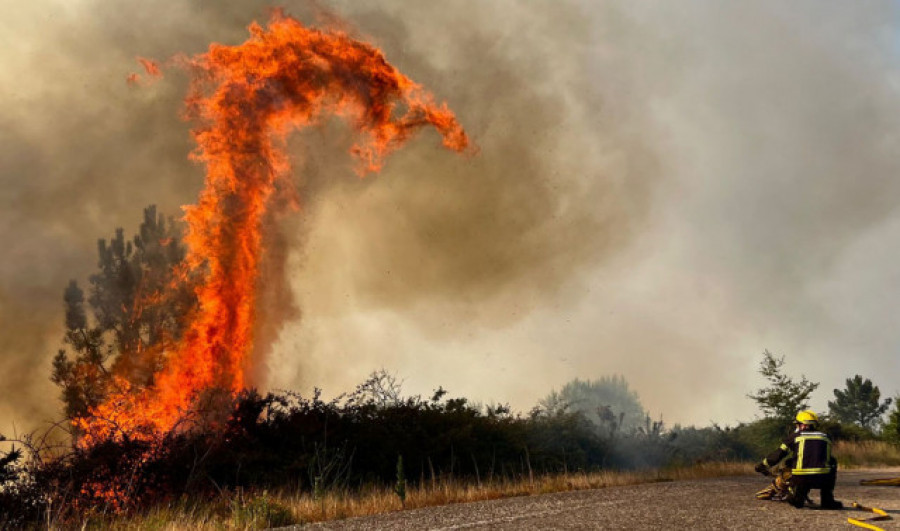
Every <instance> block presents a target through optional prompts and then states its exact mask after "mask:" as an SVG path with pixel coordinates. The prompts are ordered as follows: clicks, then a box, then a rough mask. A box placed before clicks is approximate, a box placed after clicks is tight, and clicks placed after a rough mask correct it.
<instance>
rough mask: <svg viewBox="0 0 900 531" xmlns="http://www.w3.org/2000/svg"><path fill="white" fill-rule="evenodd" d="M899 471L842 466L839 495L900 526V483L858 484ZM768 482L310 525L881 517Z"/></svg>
mask: <svg viewBox="0 0 900 531" xmlns="http://www.w3.org/2000/svg"><path fill="white" fill-rule="evenodd" d="M898 476H900V469H896V468H895V469H878V470H854V471H841V472H839V473H838V484H837V488H836V489H835V497H836V498H837V499H839V500H842V501H843V502H844V504H845V505H847V506H849V504H850V502H852V501H858V502H860V503H862V504H864V505H869V506H875V507H879V508H881V509H884V510H886V511H888V512H889V513H890V514H892V515H893V516H894V518H895V519H894V520H891V521H886V522H878V523H877V525H878V526H879V527H881V528H883V529H900V496H898V494H900V489H898V488H897V487H864V486H861V485H860V484H859V481H860V480H861V479H871V478H879V477H898ZM767 481H768V480H767V479H766V478H763V477H761V476H746V477H743V476H742V477H727V478H715V479H704V480H694V481H677V482H665V483H651V484H645V485H635V486H630V487H610V488H605V489H597V490H586V491H578V492H563V493H555V494H544V495H540V496H526V497H520V498H508V499H504V500H493V501H487V502H476V503H466V504H457V505H447V506H442V507H430V508H425V509H417V510H411V511H401V512H394V513H388V514H382V515H376V516H369V517H363V518H352V519H348V520H341V521H334V522H325V523H321V524H316V525H311V526H304V529H333V530H355V529H386V530H401V529H403V530H405V529H434V530H456V529H500V530H527V529H776V528H780V527H786V528H792V529H859V528H855V527H853V526H851V525H850V524H848V523H847V517H848V516H854V517H858V518H868V517H872V516H874V515H873V514H871V513H862V512H859V511H855V510H852V509H849V508H848V509H844V510H843V511H824V510H816V509H809V508H807V509H803V510H798V509H794V508H793V507H790V506H788V505H787V504H784V503H777V502H763V501H758V500H756V499H755V498H754V496H753V495H754V493H755V492H756V491H757V490H759V489H761V488H763V487H765V486H766V485H767V484H768V483H767ZM812 498H813V499H814V500H815V501H818V492H816V491H813V493H812ZM298 528H299V527H295V528H294V529H298Z"/></svg>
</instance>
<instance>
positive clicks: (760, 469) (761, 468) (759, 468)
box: [753, 463, 772, 476]
mask: <svg viewBox="0 0 900 531" xmlns="http://www.w3.org/2000/svg"><path fill="white" fill-rule="evenodd" d="M753 470H756V471H757V472H759V473H760V474H762V475H764V476H771V475H772V473H771V472H769V467H767V466H766V465H764V464H762V463H757V465H756V468H754V469H753Z"/></svg>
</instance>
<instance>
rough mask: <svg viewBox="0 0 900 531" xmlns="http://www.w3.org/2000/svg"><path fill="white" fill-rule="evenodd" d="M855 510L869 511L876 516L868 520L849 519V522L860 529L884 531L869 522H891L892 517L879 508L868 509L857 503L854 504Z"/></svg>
mask: <svg viewBox="0 0 900 531" xmlns="http://www.w3.org/2000/svg"><path fill="white" fill-rule="evenodd" d="M853 508H854V509H857V510H860V511H868V512H872V513H875V514H876V516H875V517H874V518H868V519H866V520H860V519H859V518H847V521H848V522H850V523H851V524H853V525H855V526H858V527H863V528H866V529H872V530H873V531H884V530H883V529H882V528H880V527H878V526H877V525H874V524H870V523H869V522H881V521H884V520H891V515H889V514H888V513H886V512H885V511H883V510H881V509H879V508H877V507H866V506H865V505H860V504H858V503H856V502H853Z"/></svg>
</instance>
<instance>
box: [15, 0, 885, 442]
mask: <svg viewBox="0 0 900 531" xmlns="http://www.w3.org/2000/svg"><path fill="white" fill-rule="evenodd" d="M276 5H281V6H284V7H285V8H286V9H287V11H288V13H290V14H293V15H296V16H298V17H299V18H301V20H304V21H305V22H308V23H310V24H315V23H316V16H315V12H316V9H314V7H312V5H311V4H310V3H309V2H301V1H286V2H283V3H280V4H273V3H270V2H266V1H260V0H256V1H240V2H237V1H211V0H205V1H200V0H192V1H184V2H175V1H171V2H153V3H150V2H138V1H137V0H106V1H100V0H65V1H63V0H59V1H51V0H40V1H34V2H29V3H24V2H14V1H12V0H0V183H2V186H0V243H2V248H3V249H5V250H6V253H5V257H4V260H2V261H0V431H3V430H9V429H10V426H11V425H12V424H13V423H15V425H16V426H17V428H18V429H25V428H28V427H31V426H34V425H36V424H37V423H38V422H40V421H42V420H45V419H50V418H53V417H55V416H58V414H59V413H58V410H59V405H58V402H57V401H56V396H57V390H56V389H55V388H54V387H53V385H52V384H51V383H50V382H49V380H48V376H49V373H50V360H51V359H52V356H53V355H54V354H55V352H56V350H57V349H58V348H59V347H60V337H61V333H62V323H63V314H62V290H63V288H64V287H65V285H66V283H67V282H68V280H69V279H70V278H76V279H79V280H80V281H81V282H83V283H84V282H86V277H87V275H89V274H90V273H91V272H92V268H94V267H95V266H96V256H95V255H96V240H97V238H99V237H108V236H110V235H112V233H113V231H114V229H115V228H116V227H123V228H125V230H126V233H134V232H135V231H136V229H137V225H138V223H139V221H140V219H141V209H142V208H143V207H144V206H146V205H148V204H151V203H153V204H157V205H159V208H160V209H161V210H162V211H163V212H166V213H169V214H173V215H179V213H180V211H179V206H180V205H183V204H189V203H192V202H193V201H194V198H195V197H196V194H197V191H198V189H199V187H200V186H201V184H202V175H203V171H202V168H200V167H198V166H196V165H194V164H192V163H190V162H188V160H187V155H188V153H189V151H190V150H191V147H192V146H191V141H190V137H189V134H188V130H189V124H187V123H185V122H183V121H181V119H180V118H179V113H180V112H181V103H180V101H181V98H182V97H183V95H184V93H185V90H186V76H185V75H184V74H183V73H179V72H177V71H175V70H170V71H169V73H168V74H167V76H166V77H165V78H164V79H163V80H161V81H159V82H157V83H155V84H153V85H152V86H142V87H131V86H128V85H127V84H126V82H125V78H126V76H127V75H128V74H129V73H131V72H133V71H136V70H138V68H139V65H138V64H137V63H136V61H135V57H136V56H142V57H152V58H156V59H160V60H163V61H164V60H165V59H167V58H169V57H172V56H173V55H175V54H178V53H185V54H196V53H201V52H203V51H204V50H205V49H206V47H207V46H208V44H209V43H211V42H221V43H225V44H237V43H240V42H242V41H243V40H244V39H245V38H246V35H247V33H246V26H247V24H248V23H249V22H250V21H252V20H260V21H264V20H265V19H266V18H267V9H268V8H269V7H272V6H276ZM321 5H322V6H324V7H326V8H328V9H331V10H333V11H334V12H336V13H337V14H339V15H341V16H342V17H343V18H345V19H346V21H347V22H348V23H349V24H350V25H351V26H352V27H353V28H355V30H354V31H355V32H356V34H357V35H358V36H359V37H360V38H363V39H366V40H369V41H371V42H374V43H375V44H377V45H378V46H380V47H382V48H383V49H384V51H385V53H386V55H387V58H388V60H389V61H391V62H392V63H393V64H395V65H396V66H398V67H399V68H400V69H401V70H402V71H403V72H404V73H406V74H407V75H408V76H410V77H411V78H413V79H414V80H416V81H418V82H420V83H422V84H423V85H425V86H426V87H428V88H429V89H430V90H431V91H432V92H434V93H435V95H436V97H437V98H438V99H439V100H446V101H447V102H448V104H449V106H450V107H451V108H452V109H453V110H454V111H455V112H456V113H457V116H458V117H459V119H460V121H461V122H462V123H463V125H464V126H465V127H466V129H467V130H468V132H469V134H470V136H471V137H472V139H473V140H474V141H475V142H476V143H477V144H478V145H479V147H480V153H479V155H477V156H475V157H459V156H457V155H454V154H452V153H449V152H446V151H444V150H442V149H441V148H440V146H439V145H438V139H437V135H435V134H434V133H432V132H427V133H425V134H423V135H421V136H420V137H418V138H417V139H415V140H413V141H412V142H411V143H410V145H409V146H407V147H406V148H404V150H403V151H401V152H399V153H396V154H394V155H392V156H391V157H390V158H389V159H388V161H387V165H386V167H385V169H384V171H383V172H382V173H381V174H379V175H375V176H369V177H367V178H366V179H364V180H360V179H358V178H357V177H356V176H355V175H354V174H353V172H352V167H353V162H352V161H351V160H350V159H349V157H348V156H347V155H346V153H345V150H346V148H347V146H348V145H349V144H350V142H351V140H352V139H351V135H350V132H349V131H348V130H347V128H346V127H345V126H343V125H341V124H340V123H337V122H336V123H333V124H330V125H328V126H327V127H323V128H318V129H315V130H312V131H304V132H302V133H300V134H298V135H296V136H295V138H294V139H293V140H292V143H291V144H292V145H291V148H292V155H293V156H294V160H295V169H296V172H297V182H298V186H299V187H300V189H301V191H302V192H303V196H304V200H303V202H304V204H303V209H302V211H301V212H300V213H298V214H297V215H296V216H293V217H291V218H288V219H285V220H284V222H283V224H282V226H281V227H279V231H280V234H281V237H282V238H283V240H284V242H285V243H286V246H285V250H286V252H285V256H286V260H287V264H288V268H287V270H288V278H287V281H288V285H289V286H290V289H291V292H292V293H293V294H294V296H293V299H294V301H295V305H296V307H297V309H298V310H299V311H297V312H295V313H294V314H293V316H292V317H290V318H287V319H286V320H285V319H284V317H285V316H284V315H281V316H276V317H281V318H282V319H279V320H278V321H277V322H282V321H284V325H283V327H280V328H278V329H276V330H267V333H266V339H267V340H268V339H274V340H273V341H272V342H271V344H270V345H268V346H265V348H262V346H261V349H260V350H261V351H265V352H266V353H267V354H266V357H265V360H263V361H262V362H261V366H262V370H261V376H260V385H262V386H264V387H272V388H297V389H300V390H303V391H308V390H310V389H311V388H312V387H313V386H318V387H323V388H325V390H326V392H327V393H330V394H334V393H337V392H340V391H344V390H348V389H350V388H352V387H353V386H354V385H355V384H356V383H358V382H359V381H361V380H362V379H363V378H364V377H365V376H366V375H367V374H368V373H370V372H372V371H373V370H376V369H380V368H385V369H387V370H389V371H391V372H394V373H396V374H397V375H398V376H399V377H400V378H402V379H404V381H405V384H404V385H405V389H406V390H407V391H408V392H412V393H423V394H425V393H429V392H430V391H431V390H432V389H434V388H436V387H438V386H443V387H445V388H447V389H449V390H450V392H451V394H454V395H458V396H466V397H468V398H470V399H473V400H479V401H483V402H509V403H510V404H511V405H512V406H513V407H514V408H515V409H518V410H521V411H527V410H528V409H529V408H531V407H532V406H533V405H534V404H535V403H536V402H537V400H538V399H539V398H541V397H543V396H544V395H546V394H547V393H549V392H550V390H551V389H553V388H559V387H560V386H562V385H563V384H564V383H565V382H566V381H568V380H570V379H572V378H575V377H580V378H596V377H600V376H602V375H609V374H621V375H623V376H624V377H625V378H626V379H627V381H628V382H629V383H630V384H631V386H632V388H634V389H635V390H636V391H637V392H638V393H639V395H640V397H641V399H642V401H643V403H644V405H645V406H646V407H647V408H648V409H649V410H650V412H651V413H652V414H653V416H654V417H657V416H659V415H662V416H663V418H664V419H665V420H666V421H667V422H669V423H675V422H680V423H687V424H690V423H697V424H706V423H708V422H709V421H717V422H719V423H723V424H734V423H736V422H738V421H741V420H750V419H752V418H753V416H754V415H755V413H756V412H755V406H754V404H753V403H752V402H751V401H750V400H749V399H747V398H746V396H745V395H746V394H747V393H749V392H752V391H753V390H754V389H756V388H757V387H759V386H760V385H761V384H762V381H761V378H760V377H759V376H758V375H757V374H756V372H755V371H756V368H757V365H758V363H759V360H760V359H761V354H762V352H763V350H764V349H769V350H771V351H773V352H775V353H776V354H778V355H785V357H786V360H787V365H786V369H787V371H788V372H789V373H791V374H793V375H796V376H799V375H800V373H803V374H805V375H806V376H807V377H809V378H810V379H811V380H813V381H817V382H821V387H820V389H819V390H818V391H817V392H816V394H815V395H814V400H813V404H812V405H813V407H815V408H818V409H821V408H824V407H825V403H826V401H827V400H828V399H830V398H833V396H832V392H831V390H832V389H833V388H835V387H841V386H843V381H844V379H845V378H847V377H850V376H853V375H854V374H857V373H859V374H861V375H863V376H864V377H869V378H872V379H873V381H874V382H875V383H876V384H878V385H879V386H881V389H882V391H883V392H884V393H885V394H886V395H893V394H894V393H897V392H898V391H900V386H898V384H897V383H896V382H897V378H896V375H897V374H898V369H900V361H898V357H897V356H896V351H897V349H898V347H900V326H897V325H896V324H897V318H896V316H897V315H898V312H900V282H898V281H900V269H898V268H897V266H896V264H897V262H898V259H900V247H898V245H897V244H896V243H895V242H898V241H900V215H898V214H900V211H898V209H897V207H898V206H900V179H898V178H897V174H898V171H897V170H898V169H900V168H898V166H900V163H898V161H897V158H896V155H895V151H896V143H897V141H898V138H900V137H898V134H900V113H898V111H900V108H898V107H900V92H898V91H900V84H898V83H900V77H898V68H897V65H898V64H900V62H898V57H897V54H898V47H897V42H898V39H897V28H898V25H900V20H898V14H900V13H898V6H897V4H896V3H893V2H865V1H857V2H824V1H808V2H790V3H784V2H780V1H771V2H759V1H754V2H749V1H747V2H740V3H739V2H727V3H724V2H718V1H692V2H677V3H676V2H668V1H667V2H662V1H660V2H635V1H633V0H622V1H599V0H568V1H559V0H552V1H551V0H546V1H529V2H526V1H521V0H520V1H513V0H457V1H453V2H410V1H403V0H385V1H372V2H365V3H360V2H353V1H350V0H343V1H337V0H334V1H325V0H322V1H321ZM363 5H364V7H362V6H363ZM272 283H273V284H277V279H272ZM261 311H262V313H263V315H264V316H266V317H267V318H270V317H271V316H269V315H268V314H267V313H266V308H263V309H261ZM273 322H276V321H273Z"/></svg>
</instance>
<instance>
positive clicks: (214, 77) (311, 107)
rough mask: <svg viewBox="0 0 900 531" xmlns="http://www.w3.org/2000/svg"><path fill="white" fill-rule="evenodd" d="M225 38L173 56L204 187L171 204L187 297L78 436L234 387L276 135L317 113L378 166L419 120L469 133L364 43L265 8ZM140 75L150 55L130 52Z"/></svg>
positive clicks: (154, 428) (362, 169)
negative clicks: (347, 133) (177, 319)
mask: <svg viewBox="0 0 900 531" xmlns="http://www.w3.org/2000/svg"><path fill="white" fill-rule="evenodd" d="M249 29H250V33H251V37H250V38H249V39H248V40H247V41H246V42H244V43H243V44H240V45H238V46H224V45H220V44H213V45H211V46H210V48H209V50H208V52H207V53H205V54H201V55H198V56H196V57H193V58H191V59H187V60H185V63H186V65H187V66H188V67H189V68H190V69H191V70H192V71H193V72H194V73H195V77H194V80H193V82H192V84H191V88H190V91H189V94H188V97H187V100H186V104H187V110H188V116H189V117H190V118H192V119H194V120H195V121H196V122H197V123H198V125H197V126H196V127H195V128H194V129H193V131H192V132H193V136H194V138H195V140H196V142H197V148H196V150H195V151H194V153H192V158H193V159H195V160H197V161H201V162H203V163H204V164H205V166H206V186H205V188H204V189H203V190H202V191H201V193H200V197H199V200H198V202H197V204H196V205H191V206H187V207H185V212H186V214H185V220H186V221H187V224H188V231H187V235H186V238H185V242H186V244H187V246H188V255H187V258H186V268H185V270H184V271H183V272H182V275H181V276H182V280H183V281H186V279H188V278H192V279H194V278H198V277H199V278H200V280H199V281H195V284H194V285H195V286H196V287H195V291H196V295H197V297H198V300H199V308H198V309H197V310H196V312H195V313H194V314H192V315H191V316H190V319H191V322H190V326H189V327H187V332H186V334H185V335H184V337H183V338H182V339H181V340H180V341H179V343H178V344H177V345H174V346H173V347H172V348H171V351H170V352H167V353H166V355H165V359H166V364H165V367H164V368H163V369H162V370H161V371H160V372H159V373H158V374H157V376H156V378H155V384H154V385H153V386H152V387H150V388H146V389H135V388H133V387H131V386H130V385H129V384H128V382H126V381H124V380H119V381H117V382H116V384H117V386H118V390H117V391H116V392H114V393H113V394H112V395H111V396H110V397H109V398H108V399H107V400H106V401H105V402H104V403H103V404H101V405H100V406H99V407H98V408H96V409H95V410H94V411H93V416H92V417H90V418H85V419H81V420H80V421H79V425H80V428H81V429H82V431H83V432H84V433H85V434H86V435H85V437H84V439H83V441H82V444H92V443H93V442H97V441H100V440H106V439H109V438H119V437H122V436H127V437H140V436H141V435H140V434H141V433H145V432H149V433H153V432H155V433H160V432H166V431H169V430H171V429H173V428H174V427H175V426H176V425H177V424H178V423H179V422H181V421H182V420H183V419H184V418H185V415H186V414H187V413H188V412H189V411H191V410H192V408H196V407H197V401H198V400H199V399H200V398H202V395H203V394H204V393H207V392H211V391H217V390H218V391H227V392H230V393H231V394H234V393H236V392H238V391H240V390H242V389H243V388H244V386H245V383H246V382H245V370H246V369H247V364H248V360H249V359H250V354H251V351H252V348H253V334H252V331H253V328H254V326H253V325H254V318H255V303H256V288H257V281H258V277H259V265H260V257H261V254H262V252H263V250H264V234H263V231H262V226H263V221H264V219H266V217H267V216H270V215H272V214H275V213H277V212H274V211H273V210H272V209H273V208H276V205H277V204H281V203H279V202H277V201H274V199H275V197H274V195H275V193H276V189H281V188H284V189H292V188H293V187H292V186H290V185H289V183H290V182H291V175H290V165H289V162H288V158H287V155H286V153H285V141H286V137H287V135H288V134H289V133H290V132H291V131H293V130H296V129H300V128H304V127H307V126H310V125H314V124H317V123H320V122H321V121H322V120H324V119H325V118H327V117H328V116H329V115H338V116H341V117H344V118H346V119H347V120H349V121H350V122H351V123H352V125H353V126H354V127H355V128H356V130H357V131H358V132H359V134H360V140H359V142H358V143H357V144H356V145H355V146H354V147H353V148H352V153H353V155H355V156H356V157H357V158H358V159H359V161H360V165H359V168H358V171H359V173H360V175H364V174H365V173H367V172H372V171H378V170H379V169H380V168H381V166H382V161H383V158H384V157H385V155H387V154H388V153H390V152H391V151H393V150H395V149H397V148H399V147H400V146H401V145H402V144H403V143H404V142H405V141H406V140H408V139H409V138H410V136H411V135H412V134H413V133H414V132H415V131H416V130H418V129H420V128H421V127H423V126H425V125H428V124H430V125H432V126H434V127H435V128H436V129H437V131H438V132H439V133H440V134H441V136H442V138H443V145H444V146H446V147H447V148H450V149H453V150H456V151H463V150H465V149H466V148H467V147H468V145H469V141H468V138H467V137H466V134H465V132H464V131H463V129H462V127H461V126H460V125H459V123H458V122H457V120H456V118H455V117H454V115H453V114H452V113H451V112H450V110H449V109H448V108H447V106H446V105H443V104H442V105H437V104H436V103H435V102H434V100H433V97H432V96H431V95H430V94H429V93H428V92H426V91H425V90H424V89H423V88H422V87H421V86H419V85H417V84H416V83H414V82H413V81H411V80H410V79H409V78H407V77H406V76H404V75H403V74H401V73H400V72H399V71H398V70H397V69H396V68H394V67H393V66H391V65H390V64H389V63H388V62H387V60H386V59H385V57H384V55H383V54H382V52H381V51H380V50H378V49H377V48H375V47H373V46H371V45H369V44H365V43H362V42H359V41H357V40H354V39H352V38H351V37H349V36H348V35H347V34H345V33H343V32H340V31H322V30H317V29H313V28H307V27H305V26H303V25H302V24H301V23H300V22H298V21H297V20H295V19H293V18H290V17H288V16H286V15H284V14H283V13H281V12H276V13H275V14H274V15H273V17H272V19H271V21H270V23H269V26H268V28H267V29H264V28H262V27H261V26H259V25H257V24H256V23H254V24H252V25H251V26H250V28H249ZM141 62H142V63H143V65H144V66H145V68H146V69H147V71H148V73H149V74H151V75H154V74H155V73H156V72H158V70H155V66H156V65H155V63H152V62H150V61H147V60H141Z"/></svg>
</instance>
